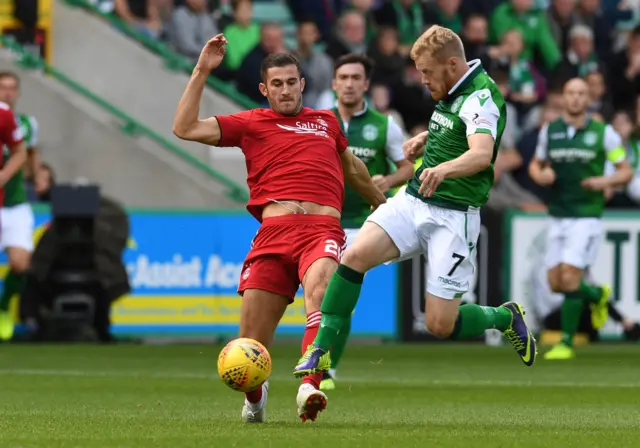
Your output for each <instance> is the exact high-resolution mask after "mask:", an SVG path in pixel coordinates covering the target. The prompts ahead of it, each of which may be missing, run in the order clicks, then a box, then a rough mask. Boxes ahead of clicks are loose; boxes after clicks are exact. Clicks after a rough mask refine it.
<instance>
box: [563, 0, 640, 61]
mask: <svg viewBox="0 0 640 448" xmlns="http://www.w3.org/2000/svg"><path fill="white" fill-rule="evenodd" d="M618 3H620V4H619V5H618V7H617V8H608V9H607V10H604V9H603V8H602V6H601V2H600V0H578V2H577V7H576V13H577V15H578V17H579V20H580V22H581V23H582V24H584V25H586V26H588V27H589V28H591V29H592V30H593V32H594V40H595V43H596V52H597V53H598V56H599V57H600V59H602V60H603V61H608V60H609V56H610V54H611V49H612V48H613V31H614V29H615V27H616V25H617V24H618V23H619V22H622V21H626V20H630V19H631V18H632V17H633V11H632V10H631V7H630V6H626V5H625V4H624V3H626V2H618Z"/></svg>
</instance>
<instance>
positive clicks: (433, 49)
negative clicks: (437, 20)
mask: <svg viewBox="0 0 640 448" xmlns="http://www.w3.org/2000/svg"><path fill="white" fill-rule="evenodd" d="M425 52H428V53H429V55H430V56H433V57H437V58H438V59H443V58H448V57H458V58H461V59H465V55H464V47H463V46H462V41H461V40H460V37H458V35H457V34H456V33H454V32H453V31H451V30H450V29H449V28H445V27H442V26H439V25H433V26H432V27H430V28H429V29H428V30H427V31H425V32H424V33H422V36H420V37H419V38H418V40H416V43H415V44H413V48H411V59H413V60H414V61H415V60H416V59H417V58H418V57H419V56H420V55H421V54H423V53H425Z"/></svg>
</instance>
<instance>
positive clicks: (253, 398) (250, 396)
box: [244, 385, 262, 404]
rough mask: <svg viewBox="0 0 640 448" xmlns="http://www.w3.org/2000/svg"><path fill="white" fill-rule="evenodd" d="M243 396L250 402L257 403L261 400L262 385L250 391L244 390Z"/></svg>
mask: <svg viewBox="0 0 640 448" xmlns="http://www.w3.org/2000/svg"><path fill="white" fill-rule="evenodd" d="M244 396H245V397H246V398H247V401H248V402H249V403H251V404H258V403H260V400H262V385H260V387H259V388H258V389H256V390H254V391H252V392H246V393H245V394H244Z"/></svg>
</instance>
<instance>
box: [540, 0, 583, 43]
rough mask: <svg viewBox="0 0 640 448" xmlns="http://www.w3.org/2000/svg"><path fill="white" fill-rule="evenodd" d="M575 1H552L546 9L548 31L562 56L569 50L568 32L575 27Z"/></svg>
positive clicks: (576, 19) (576, 18)
mask: <svg viewBox="0 0 640 448" xmlns="http://www.w3.org/2000/svg"><path fill="white" fill-rule="evenodd" d="M575 3H576V0H553V1H552V2H551V5H550V6H549V8H548V9H547V20H548V21H549V29H550V30H551V34H552V35H553V38H554V39H555V41H556V44H557V45H558V48H559V49H560V52H561V53H562V54H566V53H567V51H568V50H569V32H570V31H571V28H573V26H574V25H577V24H578V23H579V22H578V15H577V14H576V12H575Z"/></svg>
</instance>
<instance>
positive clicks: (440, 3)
mask: <svg viewBox="0 0 640 448" xmlns="http://www.w3.org/2000/svg"><path fill="white" fill-rule="evenodd" d="M460 1H461V0H435V1H434V2H432V3H427V5H426V6H425V11H424V23H425V25H426V26H431V25H440V26H444V27H445V28H449V29H451V30H453V31H454V32H455V33H456V34H460V33H461V32H462V17H461V15H460V11H459V10H460Z"/></svg>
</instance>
